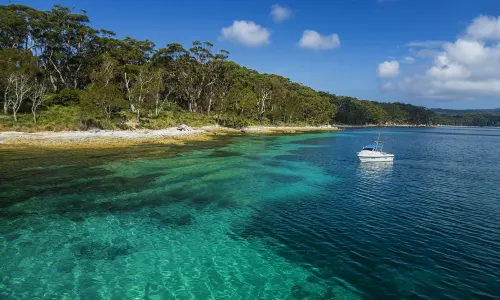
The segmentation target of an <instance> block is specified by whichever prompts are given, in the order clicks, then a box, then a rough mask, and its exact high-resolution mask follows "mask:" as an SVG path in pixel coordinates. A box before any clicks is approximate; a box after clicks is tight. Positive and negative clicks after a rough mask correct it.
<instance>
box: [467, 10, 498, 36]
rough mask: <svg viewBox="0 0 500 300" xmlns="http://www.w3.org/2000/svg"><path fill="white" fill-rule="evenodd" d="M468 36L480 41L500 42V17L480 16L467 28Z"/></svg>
mask: <svg viewBox="0 0 500 300" xmlns="http://www.w3.org/2000/svg"><path fill="white" fill-rule="evenodd" d="M467 35H468V36H469V37H471V38H474V39H479V40H500V16H499V17H498V18H495V17H488V16H479V17H478V18H476V19H474V21H473V22H472V24H471V25H470V26H469V27H468V28H467Z"/></svg>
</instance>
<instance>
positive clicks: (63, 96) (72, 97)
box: [46, 89, 81, 106]
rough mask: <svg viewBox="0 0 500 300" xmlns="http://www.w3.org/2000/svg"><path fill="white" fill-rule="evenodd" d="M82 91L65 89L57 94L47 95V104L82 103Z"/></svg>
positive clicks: (66, 104) (73, 104) (65, 104)
mask: <svg viewBox="0 0 500 300" xmlns="http://www.w3.org/2000/svg"><path fill="white" fill-rule="evenodd" d="M80 97H81V91H80V90H75V89H63V90H61V91H60V92H59V93H57V94H50V95H48V97H47V100H46V103H47V105H63V106H75V105H78V104H79V103H80Z"/></svg>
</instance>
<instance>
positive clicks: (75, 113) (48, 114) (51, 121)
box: [0, 105, 83, 132]
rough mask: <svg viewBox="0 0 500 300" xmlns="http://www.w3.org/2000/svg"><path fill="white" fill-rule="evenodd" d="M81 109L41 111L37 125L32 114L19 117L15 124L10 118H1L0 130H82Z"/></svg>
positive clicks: (61, 108) (61, 107)
mask: <svg viewBox="0 0 500 300" xmlns="http://www.w3.org/2000/svg"><path fill="white" fill-rule="evenodd" d="M81 129H83V128H82V126H81V123H80V109H79V108H78V107H66V106H59V105H56V106H51V107H49V108H48V109H47V110H44V111H40V112H39V116H38V122H37V124H34V123H33V117H32V116H31V115H30V114H22V115H19V117H18V121H17V122H15V121H14V120H13V119H12V117H10V116H0V130H19V131H28V132H31V131H63V130H81Z"/></svg>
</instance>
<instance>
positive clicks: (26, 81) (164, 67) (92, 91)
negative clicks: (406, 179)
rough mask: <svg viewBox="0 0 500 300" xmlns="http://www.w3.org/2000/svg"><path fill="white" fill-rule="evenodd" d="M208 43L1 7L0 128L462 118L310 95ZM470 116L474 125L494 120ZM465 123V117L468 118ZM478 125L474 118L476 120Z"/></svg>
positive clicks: (64, 12)
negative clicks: (152, 37)
mask: <svg viewBox="0 0 500 300" xmlns="http://www.w3.org/2000/svg"><path fill="white" fill-rule="evenodd" d="M228 58H229V52H227V51H225V50H220V51H215V50H214V45H213V44H211V43H210V42H200V41H194V42H193V43H192V45H190V47H189V48H185V47H184V46H183V45H181V44H178V43H170V44H167V45H165V46H164V47H158V46H156V45H155V44H154V43H153V42H151V41H149V40H136V39H134V38H131V37H126V38H124V39H117V38H115V33H114V32H111V31H109V30H104V29H95V28H92V27H91V26H90V21H89V17H88V16H87V15H86V12H85V11H81V12H77V13H75V12H74V11H72V10H71V9H69V8H67V7H64V6H60V5H56V6H54V7H53V8H52V10H50V11H39V10H36V9H33V8H30V7H28V6H24V5H7V6H0V95H1V102H2V103H3V116H2V117H0V129H6V128H14V129H26V128H28V129H30V128H31V129H46V130H61V129H75V130H76V129H88V128H123V129H126V128H136V127H143V128H162V127H167V126H174V125H177V124H179V123H187V124H189V125H194V126H196V125H208V124H215V123H217V124H220V125H223V126H229V127H236V128H239V127H243V126H247V125H249V124H276V125H280V124H281V125H282V124H311V125H325V124H352V125H363V124H378V125H384V124H437V123H440V124H453V125H462V124H463V125H470V124H469V123H470V122H469V121H470V120H469V117H463V116H462V117H456V116H451V115H446V116H444V115H438V114H436V113H435V112H433V111H431V110H429V109H427V108H424V107H419V106H414V105H410V104H402V103H377V102H373V101H367V100H358V99H356V98H353V97H347V96H338V95H334V94H331V93H328V92H323V91H315V90H313V89H311V88H309V87H307V86H304V85H302V84H299V83H295V82H292V81H291V80H290V79H288V78H285V77H282V76H279V75H273V74H260V73H258V72H257V71H254V70H251V69H247V68H245V67H243V66H240V65H238V64H237V63H235V62H232V61H230V60H229V59H228ZM480 116H482V118H486V119H487V120H488V121H487V122H486V121H485V120H484V119H481V120H479V119H477V120H476V119H474V118H472V119H471V120H472V121H471V122H472V123H471V124H474V125H500V123H499V122H500V121H499V120H498V117H497V118H496V119H494V118H491V119H489V118H488V117H484V116H483V114H480ZM465 122H466V123H465ZM476 122H479V123H476Z"/></svg>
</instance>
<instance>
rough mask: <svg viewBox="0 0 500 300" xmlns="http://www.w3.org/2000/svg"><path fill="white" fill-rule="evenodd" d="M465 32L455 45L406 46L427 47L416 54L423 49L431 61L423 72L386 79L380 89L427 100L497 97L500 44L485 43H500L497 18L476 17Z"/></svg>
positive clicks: (499, 20) (425, 44) (425, 43)
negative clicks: (402, 77)
mask: <svg viewBox="0 0 500 300" xmlns="http://www.w3.org/2000/svg"><path fill="white" fill-rule="evenodd" d="M465 32H466V33H465V35H464V36H462V37H459V38H457V39H456V41H455V42H446V43H442V42H441V41H438V42H439V43H437V42H436V41H432V43H430V41H426V42H412V43H408V44H407V45H408V46H410V47H417V46H418V45H420V46H421V47H424V48H425V47H427V49H422V50H420V51H423V50H426V51H427V52H426V55H427V56H432V58H433V61H431V64H430V65H428V66H427V67H425V65H423V66H422V67H425V69H424V70H425V71H424V72H421V73H417V74H409V76H407V77H406V78H404V79H403V80H392V81H391V80H386V81H385V82H383V83H382V84H381V89H382V90H385V91H401V92H405V93H408V94H410V95H412V96H415V97H420V98H427V99H468V98H474V97H481V96H487V97H496V98H499V97H500V42H499V43H491V42H490V43H488V41H492V40H496V39H499V40H500V18H499V19H497V18H494V17H487V16H480V17H478V18H476V19H474V20H473V21H472V23H471V24H470V25H469V26H468V27H467V29H466V31H465ZM410 44H411V45H410ZM438 44H440V46H438ZM433 46H434V47H433ZM430 48H440V49H430ZM418 53H420V52H417V55H418ZM379 71H380V66H379Z"/></svg>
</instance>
